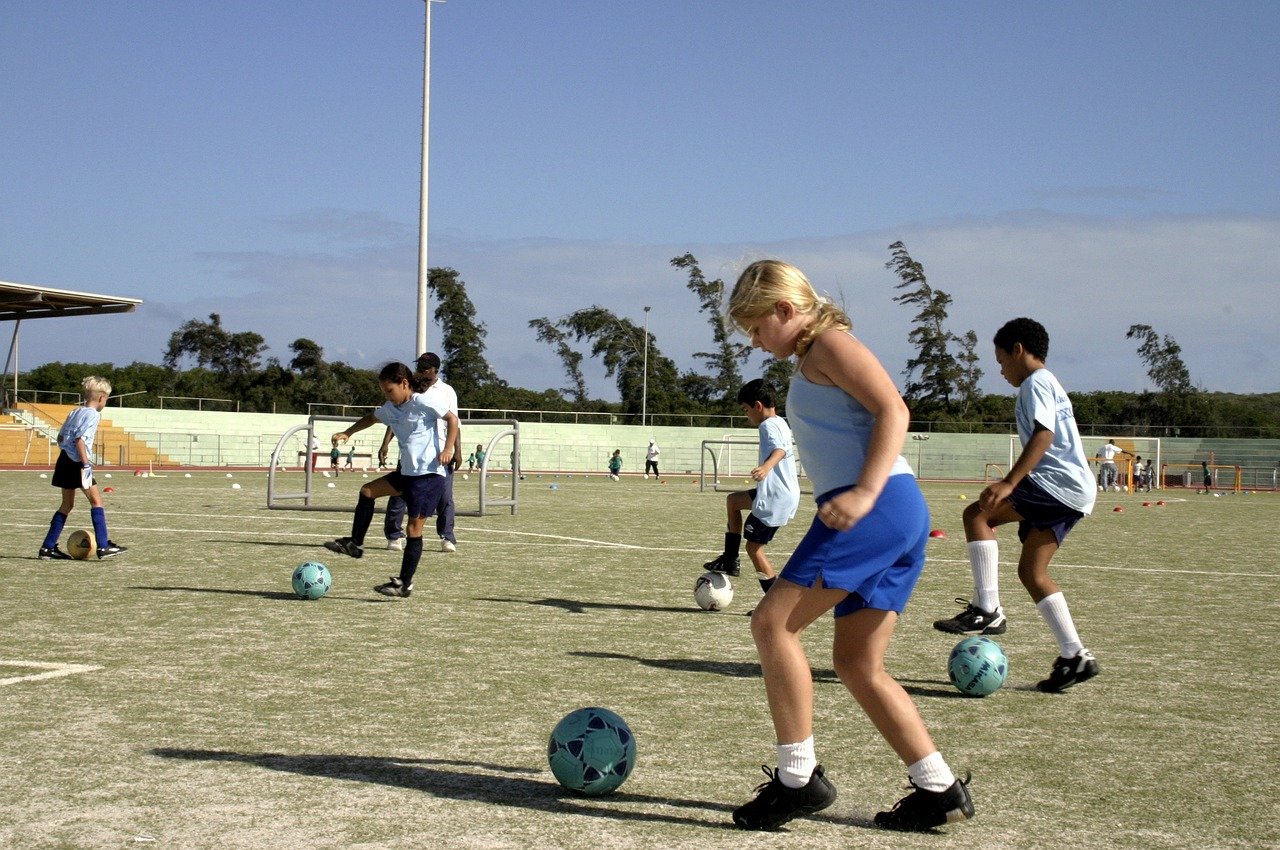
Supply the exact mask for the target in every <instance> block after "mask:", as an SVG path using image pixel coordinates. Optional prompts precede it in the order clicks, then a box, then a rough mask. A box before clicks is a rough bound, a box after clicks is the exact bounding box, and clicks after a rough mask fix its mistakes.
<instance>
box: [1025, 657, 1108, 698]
mask: <svg viewBox="0 0 1280 850" xmlns="http://www.w3.org/2000/svg"><path fill="white" fill-rule="evenodd" d="M1096 675H1098V659H1096V658H1094V657H1093V653H1092V652H1090V651H1089V650H1087V649H1082V650H1080V652H1079V653H1077V654H1076V657H1075V658H1063V657H1062V656H1058V658H1057V660H1055V661H1054V662H1053V669H1052V670H1050V671H1049V678H1047V679H1041V680H1040V681H1039V682H1036V690H1038V691H1043V692H1044V693H1046V694H1056V693H1059V692H1061V691H1065V690H1066V689H1067V688H1069V687H1071V686H1072V685H1074V684H1076V683H1077V682H1084V681H1088V680H1089V679H1092V678H1093V677H1094V676H1096Z"/></svg>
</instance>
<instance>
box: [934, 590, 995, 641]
mask: <svg viewBox="0 0 1280 850" xmlns="http://www.w3.org/2000/svg"><path fill="white" fill-rule="evenodd" d="M956 602H957V603H958V604H960V605H963V606H964V610H963V611H961V612H960V613H959V614H957V615H956V616H954V617H952V618H951V619H950V620H934V621H933V627H934V628H935V629H937V630H938V631H940V632H949V633H950V634H953V635H967V634H975V635H1002V634H1004V631H1005V628H1006V625H1005V619H1004V609H1003V608H1001V607H999V606H997V607H996V610H995V611H984V610H982V609H981V608H979V607H978V606H977V605H974V604H973V603H972V602H970V601H969V600H968V599H960V598H958V597H957V599H956Z"/></svg>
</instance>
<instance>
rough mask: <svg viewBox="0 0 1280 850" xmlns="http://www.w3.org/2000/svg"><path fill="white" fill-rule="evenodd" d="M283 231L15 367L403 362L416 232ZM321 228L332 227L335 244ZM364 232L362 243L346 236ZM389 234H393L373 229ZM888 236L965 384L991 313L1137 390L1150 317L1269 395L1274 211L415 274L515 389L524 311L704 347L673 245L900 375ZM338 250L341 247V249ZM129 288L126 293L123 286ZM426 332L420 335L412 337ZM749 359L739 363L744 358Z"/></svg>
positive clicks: (471, 258) (500, 254)
mask: <svg viewBox="0 0 1280 850" xmlns="http://www.w3.org/2000/svg"><path fill="white" fill-rule="evenodd" d="M291 221H293V223H294V227H295V229H299V228H301V229H308V230H309V231H310V232H313V233H318V232H320V231H324V232H327V233H329V234H330V235H333V236H335V239H336V241H337V242H338V243H339V244H338V245H337V246H335V245H333V244H331V245H329V247H328V249H327V250H326V251H324V252H315V253H292V254H289V253H270V252H254V253H221V254H202V255H200V257H199V258H198V260H199V262H200V263H201V264H202V265H203V266H208V265H210V264H212V265H213V266H214V267H215V268H219V269H221V277H222V278H223V279H224V280H227V281H235V285H234V289H235V291H236V294H235V295H234V296H224V295H218V294H215V293H208V292H175V293H167V292H166V293H159V294H153V295H150V296H148V295H145V294H143V295H142V296H141V297H144V298H146V300H147V303H146V304H145V305H144V307H143V308H142V309H141V310H140V311H139V312H138V313H137V314H136V315H130V316H107V317H98V318H93V319H78V320H74V321H72V320H42V321H40V322H32V323H28V324H27V325H25V326H24V327H23V343H22V348H21V351H22V357H23V361H22V363H21V364H20V365H21V367H22V368H24V369H26V368H31V366H33V365H36V364H38V363H43V362H46V361H49V360H64V361H67V360H77V361H98V362H100V361H114V362H118V363H128V362H131V361H133V360H144V361H153V362H158V361H159V359H160V357H161V355H162V354H163V350H164V347H165V345H166V343H167V340H168V335H169V334H170V333H171V332H172V331H173V330H174V329H176V328H177V326H178V325H179V324H180V323H181V322H182V321H185V320H186V319H189V318H197V317H198V318H203V317H205V316H206V315H208V314H209V313H210V312H217V313H219V314H220V315H221V316H222V318H223V324H224V326H225V327H227V328H228V329H230V330H232V331H242V330H254V331H257V332H259V333H261V334H263V335H264V336H265V337H266V338H267V342H268V344H269V345H270V346H271V351H270V354H272V355H274V356H276V357H279V358H280V359H281V360H284V361H287V360H288V358H289V355H288V344H289V343H290V342H292V341H293V340H294V339H297V338H298V337H303V336H305V337H309V338H311V339H313V340H315V341H316V342H318V343H319V344H320V345H321V346H323V347H324V349H325V352H326V356H327V357H328V358H329V359H333V360H347V361H348V362H351V363H352V364H354V365H359V366H375V365H377V364H378V363H381V362H383V361H385V360H387V359H392V358H399V359H407V358H409V357H411V356H412V355H413V354H414V353H415V352H413V351H411V348H412V345H413V341H414V337H415V328H416V319H415V315H414V311H415V305H416V291H417V265H416V264H417V247H416V237H413V235H412V234H411V233H409V232H408V231H405V230H404V229H403V228H399V229H397V228H396V227H395V226H394V225H391V224H389V223H387V222H385V221H382V220H380V219H378V217H377V216H369V215H363V214H358V213H343V212H341V211H324V212H323V214H314V215H310V216H300V217H298V218H297V219H296V220H291ZM339 234H340V237H339ZM356 236H363V238H364V240H365V241H363V242H360V241H358V240H357V241H353V240H354V237H356ZM392 236H394V237H396V238H395V239H392V238H390V237H392ZM897 240H902V241H904V242H905V243H906V246H907V249H908V251H910V253H911V255H912V257H913V258H915V259H916V260H917V261H919V262H920V263H922V264H923V266H924V268H925V272H926V274H927V275H928V279H929V282H930V284H932V285H933V286H934V287H935V288H939V289H942V290H944V291H946V292H948V293H949V294H950V295H951V296H952V298H953V303H952V306H951V310H950V320H949V324H950V326H951V329H952V330H954V331H956V332H958V333H959V332H963V331H965V330H968V329H973V330H975V331H976V332H977V334H978V337H979V340H980V341H981V342H980V346H979V353H980V354H981V355H982V356H983V358H984V359H983V363H982V366H983V369H984V371H985V372H986V377H985V378H984V381H983V386H984V389H986V390H987V391H991V392H1001V393H1006V392H1009V391H1010V388H1009V387H1007V386H1006V385H1004V384H1003V382H1002V381H1001V380H1000V378H999V375H998V373H997V371H996V369H995V365H994V363H993V362H992V360H991V358H990V353H989V345H988V344H987V340H989V339H990V338H991V335H992V334H993V333H994V331H995V330H996V328H997V327H999V325H1000V324H1002V323H1003V322H1004V321H1005V320H1007V319H1010V318H1013V317H1015V316H1019V315H1029V316H1032V317H1034V318H1037V319H1039V320H1040V321H1041V322H1043V323H1044V324H1045V326H1046V327H1047V328H1048V329H1049V332H1050V336H1051V340H1052V342H1051V347H1050V357H1049V366H1050V368H1052V369H1054V371H1055V372H1057V373H1058V375H1059V377H1060V378H1061V380H1062V381H1063V383H1064V384H1065V385H1066V386H1067V387H1068V389H1072V390H1080V391H1086V390H1094V389H1124V390H1136V389H1142V388H1144V387H1148V386H1149V383H1148V381H1147V379H1146V376H1145V370H1144V369H1143V367H1142V364H1141V362H1140V361H1139V359H1138V357H1137V353H1136V345H1134V344H1133V342H1132V341H1131V340H1126V339H1125V336H1124V334H1125V331H1126V329H1127V328H1128V327H1129V326H1130V325H1132V324H1138V323H1141V324H1148V325H1151V326H1152V327H1153V328H1154V329H1155V330H1156V332H1157V333H1160V334H1162V335H1163V334H1168V335H1170V336H1172V337H1173V338H1174V339H1176V340H1177V342H1178V343H1179V344H1180V345H1181V347H1182V353H1183V359H1184V360H1185V362H1186V364H1187V366H1188V368H1189V369H1190V371H1191V375H1192V378H1193V380H1194V381H1196V382H1197V383H1198V384H1199V385H1201V386H1203V387H1204V388H1205V389H1209V390H1223V391H1234V392H1268V391H1276V390H1278V389H1280V368H1278V363H1277V355H1276V354H1275V353H1274V350H1273V346H1272V345H1271V344H1270V340H1271V339H1272V338H1273V336H1274V330H1275V321H1276V316H1277V315H1280V252H1277V251H1276V250H1275V246H1276V245H1280V220H1277V219H1275V218H1262V217H1247V216H1238V217H1237V216H1197V217H1159V218H1130V219H1118V218H1096V217H1093V218H1091V217H1069V216H1061V215H1052V214H1047V213H1042V212H1036V211H1029V212H1018V213H1009V214H1006V215H1002V216H999V217H996V218H988V219H978V218H964V219H955V220H947V221H939V222H926V223H917V224H910V225H904V226H901V227H896V228H893V229H891V230H884V231H877V232H870V233H857V234H852V235H848V236H839V237H831V238H823V239H796V240H786V241H780V242H774V243H768V244H761V245H743V244H734V245H724V244H693V243H691V244H642V243H624V242H573V241H554V240H518V241H480V240H474V241H469V240H466V239H463V238H458V237H453V236H449V237H438V238H436V239H434V240H433V242H432V246H431V254H430V262H431V264H432V265H447V266H451V267H453V268H455V269H457V270H458V271H459V273H460V275H461V277H462V279H463V280H464V281H465V282H466V284H467V292H468V294H469V295H470V297H471V300H472V301H473V302H474V303H475V305H476V308H477V314H478V316H477V317H478V318H479V320H480V321H482V322H483V323H484V324H485V325H486V327H487V328H488V338H487V343H488V351H487V353H488V356H489V359H490V362H491V364H492V365H493V366H494V368H495V371H497V373H498V374H499V375H501V376H502V377H503V378H505V379H506V380H507V381H509V382H510V383H512V384H515V385H518V386H525V387H529V388H532V389H543V388H545V387H559V386H562V385H564V383H565V378H564V375H563V373H562V370H561V369H560V365H559V362H558V360H557V359H556V357H555V356H554V355H553V353H552V352H551V349H550V348H549V347H548V346H546V345H544V344H541V343H538V342H537V341H536V340H535V339H534V336H533V333H532V332H531V331H530V330H529V328H528V321H529V320H530V319H532V318H535V317H539V316H547V317H550V318H552V319H555V318H558V317H559V316H562V315H565V314H567V313H569V312H572V311H573V310H576V309H578V308H581V307H585V306H589V305H591V304H600V305H602V306H605V307H608V308H609V309H611V310H613V311H615V312H616V313H618V314H619V315H622V316H626V317H628V318H630V319H631V320H632V321H635V322H636V323H637V324H639V323H642V322H643V320H644V313H643V309H642V308H643V307H644V306H645V305H649V306H651V307H652V308H653V311H652V312H651V313H650V317H649V322H650V330H651V331H652V332H653V333H654V334H655V336H656V340H657V345H658V346H659V348H660V349H661V350H662V352H663V353H664V354H666V355H667V356H670V357H673V358H674V359H675V360H676V362H677V363H678V364H679V365H680V366H681V368H691V367H692V366H693V365H694V361H693V359H692V354H693V353H694V352H695V351H698V350H704V349H706V348H708V347H710V345H711V336H710V330H709V328H708V327H707V322H706V317H705V316H703V315H701V314H699V313H698V312H697V309H698V305H697V301H696V299H695V298H694V296H693V295H692V294H691V293H689V292H688V291H687V290H686V289H685V282H686V278H685V276H684V274H683V273H681V272H680V271H679V270H677V269H674V268H672V267H671V266H670V265H669V263H668V261H669V260H670V259H671V258H672V257H675V256H678V255H680V254H683V253H685V252H686V251H688V252H692V253H693V254H694V255H695V256H696V257H697V258H698V259H699V261H700V263H701V265H702V268H703V271H704V272H705V273H706V274H707V275H708V276H711V277H722V278H724V279H725V280H726V281H727V282H729V283H730V284H732V282H733V279H734V276H735V274H736V272H737V270H738V269H740V268H741V267H742V266H743V265H745V264H746V263H747V262H749V261H750V260H752V259H755V258H758V257H760V256H776V257H780V258H783V259H787V260H790V261H792V262H795V263H796V264H797V265H799V266H800V267H801V268H803V269H804V270H805V271H806V272H807V273H808V274H809V276H810V278H811V279H812V280H813V281H814V283H815V284H816V285H817V286H818V287H819V288H820V289H824V290H827V291H830V292H831V293H832V294H833V295H834V296H836V297H837V298H842V299H843V301H844V302H845V304H846V306H847V308H848V309H849V311H850V312H851V314H852V316H853V318H854V322H855V331H856V332H857V333H858V334H859V336H860V337H862V338H863V339H864V341H866V342H867V343H868V345H870V346H871V348H872V349H873V350H874V351H876V352H877V354H878V355H879V356H880V358H881V360H882V361H883V362H884V363H885V365H886V367H887V368H888V370H889V372H890V373H891V374H892V375H894V376H895V377H896V378H900V373H901V369H902V366H903V365H904V364H905V362H906V360H907V359H908V358H909V357H910V356H911V354H912V352H911V350H910V347H909V346H908V344H907V342H906V336H907V333H908V331H909V330H910V320H911V311H910V310H909V309H908V308H906V307H903V306H900V305H897V304H894V303H893V300H892V299H893V296H894V295H896V294H897V292H896V290H895V289H894V284H895V283H896V282H897V281H896V278H895V277H894V276H893V275H892V273H891V272H889V271H888V270H886V269H885V268H884V263H885V261H887V260H888V259H889V251H888V245H889V244H890V243H891V242H894V241H897ZM348 244H350V245H352V247H349V248H348V247H346V245H348ZM126 294H133V293H126ZM438 340H439V331H438V329H437V328H435V327H431V328H430V329H429V331H428V348H431V347H433V343H438ZM760 362H761V358H760V357H759V356H758V355H757V356H756V357H755V358H754V359H753V361H752V367H753V368H754V367H758V364H759V363H760ZM585 366H586V369H587V371H588V375H589V378H590V380H591V383H592V386H593V389H594V391H595V392H597V393H599V394H602V395H605V396H606V397H613V395H614V393H613V389H612V387H611V386H610V384H609V382H608V381H607V380H605V379H604V377H603V370H602V369H601V368H600V367H599V365H598V364H595V363H589V364H585Z"/></svg>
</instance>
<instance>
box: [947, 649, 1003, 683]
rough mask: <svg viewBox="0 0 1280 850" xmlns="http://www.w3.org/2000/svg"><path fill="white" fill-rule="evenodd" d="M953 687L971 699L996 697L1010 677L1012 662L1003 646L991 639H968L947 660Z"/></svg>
mask: <svg viewBox="0 0 1280 850" xmlns="http://www.w3.org/2000/svg"><path fill="white" fill-rule="evenodd" d="M947 673H948V674H949V675H950V676H951V684H953V685H955V686H956V687H957V688H958V689H959V690H960V692H961V693H964V694H967V695H969V696H971V697H985V696H986V695H987V694H993V693H995V692H996V691H997V690H999V689H1000V686H1001V685H1003V684H1004V680H1005V677H1007V676H1008V675H1009V662H1008V660H1007V659H1005V657H1004V650H1003V649H1001V648H1000V644H998V643H996V642H995V641H993V640H992V639H991V638H989V637H981V636H979V637H970V638H965V639H964V640H962V641H960V642H959V643H958V644H956V645H955V648H954V649H952V650H951V658H950V659H949V660H948V661H947Z"/></svg>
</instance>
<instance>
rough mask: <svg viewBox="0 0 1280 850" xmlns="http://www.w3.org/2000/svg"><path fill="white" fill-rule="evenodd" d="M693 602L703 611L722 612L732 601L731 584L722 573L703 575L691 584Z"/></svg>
mask: <svg viewBox="0 0 1280 850" xmlns="http://www.w3.org/2000/svg"><path fill="white" fill-rule="evenodd" d="M693 600H694V601H695V602H697V603H698V607H699V608H701V609H702V610H703V611H723V610H724V609H725V608H728V607H729V603H730V602H732V601H733V584H732V582H730V581H729V577H728V576H726V575H725V574H724V573H712V572H706V573H703V574H702V575H700V576H698V580H697V581H695V582H694V583H693Z"/></svg>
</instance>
